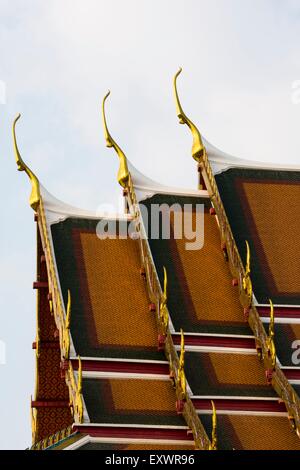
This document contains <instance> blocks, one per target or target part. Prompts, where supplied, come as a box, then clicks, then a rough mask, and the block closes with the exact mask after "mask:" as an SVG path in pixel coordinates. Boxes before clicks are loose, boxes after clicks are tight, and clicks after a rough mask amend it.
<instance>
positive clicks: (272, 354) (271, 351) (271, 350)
mask: <svg viewBox="0 0 300 470" xmlns="http://www.w3.org/2000/svg"><path fill="white" fill-rule="evenodd" d="M269 302H270V323H269V336H268V338H267V348H268V356H269V358H270V361H271V368H272V369H275V366H276V347H275V342H274V337H275V330H274V325H275V320H274V305H273V302H272V300H271V299H269Z"/></svg>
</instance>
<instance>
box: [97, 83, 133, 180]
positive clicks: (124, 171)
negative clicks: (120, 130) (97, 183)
mask: <svg viewBox="0 0 300 470" xmlns="http://www.w3.org/2000/svg"><path fill="white" fill-rule="evenodd" d="M109 95H110V91H108V92H107V93H106V95H105V96H104V98H103V101H102V121H103V127H104V137H105V140H106V146H107V147H113V148H114V149H115V151H116V153H117V155H118V157H119V159H120V166H119V171H118V182H119V184H120V185H121V186H122V187H123V188H126V186H127V185H128V180H129V170H128V165H127V158H126V155H125V153H124V152H123V150H122V149H121V148H120V147H119V145H118V144H117V143H116V142H115V140H114V139H113V138H112V136H111V135H110V133H109V130H108V127H107V122H106V117H105V101H106V99H107V98H108V97H109Z"/></svg>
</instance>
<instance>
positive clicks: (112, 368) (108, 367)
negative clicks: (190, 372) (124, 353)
mask: <svg viewBox="0 0 300 470" xmlns="http://www.w3.org/2000/svg"><path fill="white" fill-rule="evenodd" d="M71 362H72V366H73V368H74V369H75V370H78V360H77V359H72V360H71ZM81 365H82V370H85V371H95V372H123V373H129V374H130V373H131V374H157V375H169V364H167V363H166V364H156V363H155V362H153V363H148V362H125V361H124V362H123V361H101V360H100V361H99V360H97V361H94V360H92V359H82V360H81Z"/></svg>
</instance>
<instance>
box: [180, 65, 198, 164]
mask: <svg viewBox="0 0 300 470" xmlns="http://www.w3.org/2000/svg"><path fill="white" fill-rule="evenodd" d="M181 72H182V68H181V67H180V68H179V70H178V72H177V73H176V74H175V76H174V95H175V102H176V112H177V116H178V118H179V123H180V124H186V125H187V126H188V127H189V128H190V130H191V132H192V136H193V146H192V156H193V158H194V160H196V161H197V162H200V161H201V158H202V156H203V154H204V152H205V147H204V145H203V142H202V137H201V134H200V132H199V130H198V129H197V127H196V126H195V124H194V123H193V122H192V121H191V120H190V119H189V118H188V117H187V116H186V114H185V113H184V111H183V109H182V106H181V104H180V100H179V96H178V91H177V77H178V75H180V74H181Z"/></svg>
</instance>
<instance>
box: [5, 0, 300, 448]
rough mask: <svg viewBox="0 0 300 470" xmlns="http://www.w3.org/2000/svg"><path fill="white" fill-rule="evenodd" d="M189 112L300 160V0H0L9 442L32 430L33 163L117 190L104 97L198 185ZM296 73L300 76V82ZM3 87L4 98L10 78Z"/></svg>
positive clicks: (206, 128) (61, 190)
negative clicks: (25, 168)
mask: <svg viewBox="0 0 300 470" xmlns="http://www.w3.org/2000/svg"><path fill="white" fill-rule="evenodd" d="M178 66H182V67H183V69H184V70H183V74H182V75H181V76H180V78H179V81H178V88H179V93H180V96H181V100H182V104H183V107H184V110H185V111H186V114H187V115H188V116H189V117H191V118H192V119H193V121H194V122H195V123H197V125H198V127H199V129H200V130H201V132H202V133H203V135H204V136H205V137H206V138H207V139H208V140H209V141H210V142H211V143H213V144H214V145H216V146H217V147H219V148H221V149H222V150H224V151H226V152H229V153H231V154H234V155H236V156H239V157H241V158H242V157H244V158H250V159H256V160H266V161H271V162H289V163H299V164H300V139H299V121H300V103H299V104H297V102H298V101H300V100H298V99H297V97H296V99H295V94H294V95H293V93H295V90H293V84H294V86H296V87H297V86H299V89H300V85H299V84H298V85H297V83H296V81H297V80H300V0H284V1H281V0H272V1H271V0H270V1H269V0H243V1H241V0H210V1H209V2H208V1H207V0H205V1H202V0H184V1H183V0H179V1H178V0H126V1H124V0H106V1H103V0H81V1H77V0H51V1H48V2H46V1H43V0H39V1H38V0H0V80H1V82H0V85H1V86H0V101H1V102H2V103H1V104H0V113H1V119H0V155H1V175H2V178H1V186H0V191H1V199H0V204H1V214H2V219H1V220H2V224H1V232H0V237H1V242H0V251H1V253H0V256H1V265H0V266H1V267H0V281H1V282H0V289H1V292H0V312H1V313H0V315H1V328H0V340H2V341H4V342H5V345H6V364H5V365H0V383H1V386H0V399H1V400H0V403H1V406H0V422H1V426H0V448H2V449H3V448H25V447H27V446H28V445H30V443H31V429H30V413H29V410H30V395H31V394H33V390H34V352H33V351H32V350H31V344H32V341H34V338H35V316H36V313H35V293H34V291H33V290H32V282H33V281H34V279H35V263H36V253H35V249H36V242H35V225H34V223H33V212H32V210H31V209H30V207H29V205H28V197H29V192H30V189H29V183H28V181H27V179H26V175H25V174H24V173H18V172H17V171H16V164H15V161H14V157H13V152H12V142H11V124H12V120H13V118H14V116H15V115H16V113H17V112H21V113H22V119H21V121H19V123H18V129H17V132H18V136H19V144H20V150H21V153H22V156H23V159H24V160H25V162H26V163H27V164H28V165H29V166H30V167H31V168H32V169H33V170H34V171H35V172H36V174H37V176H38V177H39V178H40V181H41V182H42V183H43V184H44V186H46V188H47V189H48V190H49V191H50V192H51V193H53V194H54V195H55V196H56V197H58V198H60V199H62V200H63V201H65V202H67V203H71V204H73V205H76V206H79V207H82V208H87V209H93V208H97V207H98V206H99V205H100V204H101V203H107V202H111V201H116V199H117V196H118V194H119V192H120V190H119V187H118V184H117V181H116V173H117V168H118V162H117V158H116V157H115V155H114V152H113V151H112V150H110V149H106V147H105V145H104V139H103V131H102V126H101V119H100V104H101V100H102V97H103V95H104V94H105V93H106V91H107V89H110V90H111V92H112V94H111V97H110V99H109V101H108V102H107V115H108V121H109V127H110V130H111V133H112V135H113V137H114V138H115V139H116V140H117V141H118V142H119V144H120V145H121V147H122V148H123V150H124V151H125V153H126V154H127V156H128V158H129V159H130V160H131V161H132V163H133V164H134V165H135V166H136V167H137V168H138V169H139V170H140V171H142V172H143V173H145V174H147V175H148V176H149V177H151V178H153V179H155V180H158V181H160V182H162V183H167V184H172V185H176V186H182V187H194V188H195V187H196V170H195V165H194V162H193V160H192V158H191V156H190V148H191V137H190V135H189V133H188V130H187V128H186V127H183V126H179V125H178V121H177V118H176V114H175V107H174V102H173V94H172V78H173V75H174V73H175V72H176V71H177V68H178ZM299 83H300V82H299ZM4 85H5V87H6V99H5V103H4V102H3V101H4V96H3V87H4Z"/></svg>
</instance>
